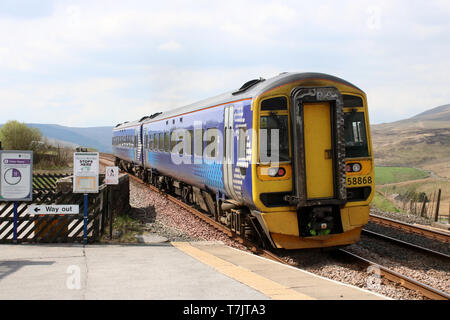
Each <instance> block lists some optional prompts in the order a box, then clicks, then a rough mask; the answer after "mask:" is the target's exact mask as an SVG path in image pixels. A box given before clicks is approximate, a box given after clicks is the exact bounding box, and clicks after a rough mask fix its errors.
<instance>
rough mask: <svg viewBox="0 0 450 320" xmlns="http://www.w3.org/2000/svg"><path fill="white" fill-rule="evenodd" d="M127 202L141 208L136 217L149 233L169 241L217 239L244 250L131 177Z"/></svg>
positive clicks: (241, 246) (238, 244) (236, 243)
mask: <svg viewBox="0 0 450 320" xmlns="http://www.w3.org/2000/svg"><path fill="white" fill-rule="evenodd" d="M130 205H131V206H132V207H135V208H140V209H141V211H142V214H141V217H140V218H141V219H142V221H145V222H146V223H147V225H146V227H147V230H148V231H149V232H153V233H156V234H158V235H160V236H164V237H166V238H168V239H169V241H198V240H205V241H221V242H223V243H224V244H225V245H228V246H230V247H234V248H237V249H241V250H245V249H246V248H245V247H244V246H243V245H241V244H240V243H238V242H236V241H234V240H231V239H230V238H229V237H228V236H226V235H225V234H223V233H221V232H220V231H217V230H216V229H214V228H213V227H212V226H210V225H209V224H207V223H206V222H204V221H202V220H201V219H200V218H197V217H196V216H194V215H193V214H192V213H190V212H189V211H187V210H185V209H183V208H181V207H180V206H178V205H177V204H175V203H173V202H171V201H170V200H168V199H167V198H166V197H164V196H163V195H161V194H159V193H157V192H155V191H152V190H151V189H150V188H148V186H146V185H145V184H142V183H139V182H136V181H134V180H133V179H130Z"/></svg>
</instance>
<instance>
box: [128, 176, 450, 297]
mask: <svg viewBox="0 0 450 320" xmlns="http://www.w3.org/2000/svg"><path fill="white" fill-rule="evenodd" d="M130 205H131V206H132V207H133V208H135V210H134V212H135V214H134V218H136V219H138V220H139V221H141V222H142V223H145V230H146V231H148V232H151V233H155V234H158V235H160V236H163V237H166V238H168V240H169V241H196V240H207V241H221V242H223V243H224V244H225V245H228V246H231V247H234V248H237V249H240V250H246V251H247V249H246V248H245V247H244V246H243V245H241V244H240V243H238V242H236V241H234V240H231V239H230V238H228V236H226V235H224V234H223V233H221V232H220V231H218V230H216V229H214V228H213V227H212V226H210V225H209V224H207V223H206V222H204V221H202V220H201V219H199V218H197V217H196V216H194V215H192V214H191V213H190V212H189V211H187V210H185V209H183V208H181V207H179V206H178V205H176V204H174V203H173V202H171V201H170V200H168V199H167V198H166V197H164V196H163V195H161V194H159V193H157V192H154V191H152V190H151V189H149V188H148V186H146V185H145V184H142V183H139V182H137V181H135V180H133V179H130ZM372 212H373V213H374V214H377V215H382V216H386V217H389V218H393V219H400V218H403V220H402V221H405V222H408V223H423V224H425V223H424V221H419V220H420V219H423V218H420V217H416V216H411V215H404V214H400V216H399V214H395V213H383V212H380V211H378V210H372ZM423 220H426V219H423ZM428 224H429V223H428ZM381 228H383V229H390V228H385V227H382V226H378V225H375V224H371V223H370V224H369V225H368V229H369V230H373V231H375V232H379V233H385V234H388V235H390V236H393V237H397V238H400V239H402V240H405V241H410V239H411V238H415V240H416V241H419V242H418V243H417V242H414V243H417V244H419V245H422V246H425V245H423V243H424V242H428V243H427V245H426V247H428V248H430V249H433V250H437V249H441V250H440V251H441V252H448V250H449V248H448V246H447V247H445V246H443V245H442V243H439V242H436V241H434V240H430V239H425V240H423V237H421V238H422V240H421V239H417V236H415V235H411V234H400V232H399V231H397V230H390V231H389V230H388V231H387V232H384V231H383V230H381ZM385 231H386V230H385ZM388 232H391V234H389V233H388ZM444 247H445V248H444ZM347 248H348V250H349V251H352V252H354V253H356V254H358V255H361V256H364V257H367V258H368V259H371V260H374V261H375V262H379V263H380V264H384V265H385V266H387V267H389V268H392V269H393V270H395V271H397V272H399V273H405V274H407V275H408V276H410V277H412V278H414V279H417V280H419V281H421V282H424V283H427V284H429V285H431V286H434V287H437V288H439V289H440V290H442V291H445V292H449V285H450V283H449V279H450V277H449V274H450V273H449V266H448V264H447V265H445V264H444V265H443V263H442V261H433V258H424V257H422V256H420V257H418V256H413V254H412V253H411V252H406V251H407V250H404V249H403V248H394V247H393V245H389V246H388V245H386V243H385V242H383V241H375V240H374V239H368V238H367V237H365V236H362V238H361V242H359V243H358V244H355V245H352V246H349V247H347ZM280 255H281V256H283V257H284V260H285V261H286V262H287V263H289V264H291V265H294V266H298V267H299V268H302V269H304V270H306V271H309V272H311V273H314V274H317V275H320V276H323V277H325V278H329V279H332V280H336V281H339V282H343V283H347V284H350V285H354V286H357V287H360V288H364V289H367V290H369V291H373V292H376V293H379V294H382V295H385V296H387V297H390V298H393V299H407V300H411V299H414V300H422V299H426V297H424V296H423V295H421V294H420V293H418V292H416V291H413V290H409V289H406V288H404V287H402V286H400V285H399V284H397V283H394V282H391V281H389V280H386V279H383V280H382V282H381V283H380V285H379V286H375V287H374V286H370V280H371V279H373V275H372V274H371V273H369V272H367V271H366V270H364V269H361V267H360V266H358V265H357V264H355V263H354V262H350V261H349V262H346V261H343V259H342V258H338V257H336V255H335V254H334V253H333V251H332V250H321V249H308V250H298V251H281V252H280ZM368 283H369V284H368Z"/></svg>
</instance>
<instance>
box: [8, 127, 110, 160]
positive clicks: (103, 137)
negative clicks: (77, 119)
mask: <svg viewBox="0 0 450 320" xmlns="http://www.w3.org/2000/svg"><path fill="white" fill-rule="evenodd" d="M26 125H27V126H29V127H32V128H38V129H39V130H41V132H42V134H43V135H44V137H46V138H47V139H48V140H49V142H50V143H52V144H55V145H57V144H59V145H62V146H69V147H76V146H83V147H89V148H95V149H97V150H98V151H100V152H107V153H110V152H111V136H112V129H113V127H112V126H106V127H88V128H77V127H66V126H60V125H57V124H41V123H27V124H26ZM0 127H1V125H0Z"/></svg>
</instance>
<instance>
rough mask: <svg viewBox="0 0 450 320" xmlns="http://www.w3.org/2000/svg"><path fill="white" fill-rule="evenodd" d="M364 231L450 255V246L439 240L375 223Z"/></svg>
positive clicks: (370, 223) (370, 224) (367, 226)
mask: <svg viewBox="0 0 450 320" xmlns="http://www.w3.org/2000/svg"><path fill="white" fill-rule="evenodd" d="M364 229H367V230H369V231H373V232H376V233H380V234H383V235H386V236H389V237H392V238H395V239H399V240H403V241H405V242H408V243H412V244H415V245H418V246H421V247H424V248H427V249H431V250H434V251H438V252H441V253H444V254H447V255H450V246H449V245H448V244H446V243H444V242H442V241H439V240H433V239H430V238H427V237H424V236H421V235H419V234H415V233H410V232H405V231H402V230H398V229H395V228H390V227H387V226H383V225H379V224H377V223H373V222H369V223H368V224H367V225H366V226H365V227H364Z"/></svg>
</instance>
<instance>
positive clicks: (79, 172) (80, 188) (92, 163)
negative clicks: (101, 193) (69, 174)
mask: <svg viewBox="0 0 450 320" xmlns="http://www.w3.org/2000/svg"><path fill="white" fill-rule="evenodd" d="M98 159H99V153H98V152H75V153H74V155H73V192H74V193H98V167H99V165H98Z"/></svg>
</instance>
